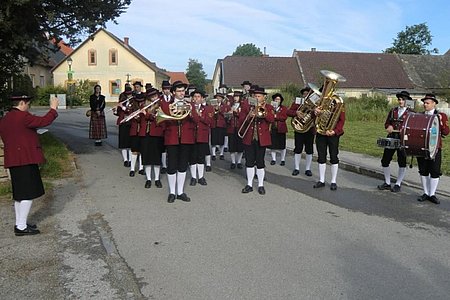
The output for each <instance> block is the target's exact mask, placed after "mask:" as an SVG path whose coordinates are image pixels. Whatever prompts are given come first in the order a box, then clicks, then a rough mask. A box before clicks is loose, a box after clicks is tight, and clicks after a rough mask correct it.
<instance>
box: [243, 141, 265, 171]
mask: <svg viewBox="0 0 450 300" xmlns="http://www.w3.org/2000/svg"><path fill="white" fill-rule="evenodd" d="M244 151H245V166H246V167H247V168H253V167H254V166H255V164H256V168H258V169H262V168H265V167H266V165H265V163H264V156H265V155H266V147H262V146H260V145H259V141H256V140H253V141H252V144H251V145H244Z"/></svg>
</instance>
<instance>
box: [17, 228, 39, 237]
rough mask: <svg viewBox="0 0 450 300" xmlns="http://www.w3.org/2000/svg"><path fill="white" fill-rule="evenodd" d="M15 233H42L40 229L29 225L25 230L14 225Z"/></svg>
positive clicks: (22, 234) (19, 234)
mask: <svg viewBox="0 0 450 300" xmlns="http://www.w3.org/2000/svg"><path fill="white" fill-rule="evenodd" d="M14 233H15V235H16V236H24V235H35V234H39V233H41V232H40V231H39V230H38V229H33V228H31V227H29V226H27V228H25V229H24V230H20V229H18V228H17V227H14Z"/></svg>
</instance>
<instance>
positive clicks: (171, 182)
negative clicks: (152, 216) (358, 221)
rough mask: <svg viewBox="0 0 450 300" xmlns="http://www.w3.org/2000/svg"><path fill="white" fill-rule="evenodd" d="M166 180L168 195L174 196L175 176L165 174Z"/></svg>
mask: <svg viewBox="0 0 450 300" xmlns="http://www.w3.org/2000/svg"><path fill="white" fill-rule="evenodd" d="M167 179H168V181H169V194H174V195H175V194H176V192H175V190H176V185H177V174H167Z"/></svg>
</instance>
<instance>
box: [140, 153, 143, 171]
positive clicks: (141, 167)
mask: <svg viewBox="0 0 450 300" xmlns="http://www.w3.org/2000/svg"><path fill="white" fill-rule="evenodd" d="M143 168H144V166H143V165H142V154H139V171H140V170H142V169H143Z"/></svg>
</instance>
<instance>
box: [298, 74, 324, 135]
mask: <svg viewBox="0 0 450 300" xmlns="http://www.w3.org/2000/svg"><path fill="white" fill-rule="evenodd" d="M308 86H309V87H310V88H311V90H310V91H309V93H308V95H306V97H305V100H304V101H303V104H301V105H300V106H299V107H298V109H297V112H301V113H302V117H298V116H295V117H293V118H292V119H291V125H292V128H294V130H295V131H296V132H299V133H305V132H307V131H308V130H310V129H311V127H313V126H314V110H315V109H316V107H317V102H318V100H319V99H320V96H321V92H319V89H318V88H317V87H316V86H315V85H314V84H312V83H308Z"/></svg>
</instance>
